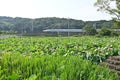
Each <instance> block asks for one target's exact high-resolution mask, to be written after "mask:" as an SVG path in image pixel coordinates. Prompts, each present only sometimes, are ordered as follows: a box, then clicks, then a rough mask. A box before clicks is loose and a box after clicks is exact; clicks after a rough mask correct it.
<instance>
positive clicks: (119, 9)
mask: <svg viewBox="0 0 120 80" xmlns="http://www.w3.org/2000/svg"><path fill="white" fill-rule="evenodd" d="M113 3H115V6H114V7H113ZM95 6H97V7H98V11H105V12H106V13H108V14H110V15H114V17H113V21H114V22H115V23H114V26H113V27H115V28H120V0H97V2H96V3H95Z"/></svg>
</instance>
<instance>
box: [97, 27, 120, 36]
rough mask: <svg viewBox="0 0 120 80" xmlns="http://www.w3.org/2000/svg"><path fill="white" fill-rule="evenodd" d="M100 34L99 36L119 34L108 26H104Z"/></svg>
mask: <svg viewBox="0 0 120 80" xmlns="http://www.w3.org/2000/svg"><path fill="white" fill-rule="evenodd" d="M98 35H99V36H119V35H118V33H117V32H115V31H113V30H112V29H108V28H102V29H101V31H100V32H99V34H98Z"/></svg>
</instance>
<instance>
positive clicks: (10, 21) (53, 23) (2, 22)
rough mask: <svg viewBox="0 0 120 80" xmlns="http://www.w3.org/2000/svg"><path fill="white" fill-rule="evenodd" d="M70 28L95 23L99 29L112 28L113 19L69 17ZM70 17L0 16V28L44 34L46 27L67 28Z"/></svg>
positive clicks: (78, 27) (27, 33) (23, 32)
mask: <svg viewBox="0 0 120 80" xmlns="http://www.w3.org/2000/svg"><path fill="white" fill-rule="evenodd" d="M69 23H70V24H69V28H70V29H82V28H83V27H85V26H91V27H92V26H93V25H95V26H96V28H97V29H100V28H102V27H108V28H112V27H113V24H114V22H113V21H106V20H101V21H82V20H74V19H69ZM67 28H68V19H66V18H55V17H53V18H37V19H29V18H20V17H16V18H12V17H2V16H1V17H0V30H1V31H8V32H10V31H12V32H13V33H18V34H26V35H30V34H31V35H42V31H43V30H44V29H67Z"/></svg>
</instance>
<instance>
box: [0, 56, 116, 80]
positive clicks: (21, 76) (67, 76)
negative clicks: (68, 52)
mask: <svg viewBox="0 0 120 80" xmlns="http://www.w3.org/2000/svg"><path fill="white" fill-rule="evenodd" d="M0 65H1V66H0V80H110V79H112V80H114V79H115V80H116V79H117V74H113V73H112V72H110V71H109V69H107V68H104V67H101V66H98V65H95V64H92V63H91V62H89V61H86V60H82V59H81V58H80V57H79V56H67V57H62V56H56V57H55V56H40V57H36V58H33V57H31V56H19V55H16V54H7V55H4V56H3V59H2V61H0Z"/></svg>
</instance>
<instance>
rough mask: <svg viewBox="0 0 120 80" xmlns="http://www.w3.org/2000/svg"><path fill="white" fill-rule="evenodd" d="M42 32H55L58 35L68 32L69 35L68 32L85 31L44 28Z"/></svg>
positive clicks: (80, 30) (80, 31)
mask: <svg viewBox="0 0 120 80" xmlns="http://www.w3.org/2000/svg"><path fill="white" fill-rule="evenodd" d="M43 32H46V33H47V32H56V33H57V34H58V35H59V34H60V33H69V34H68V36H69V35H70V33H84V32H85V31H84V30H83V29H46V30H43Z"/></svg>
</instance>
